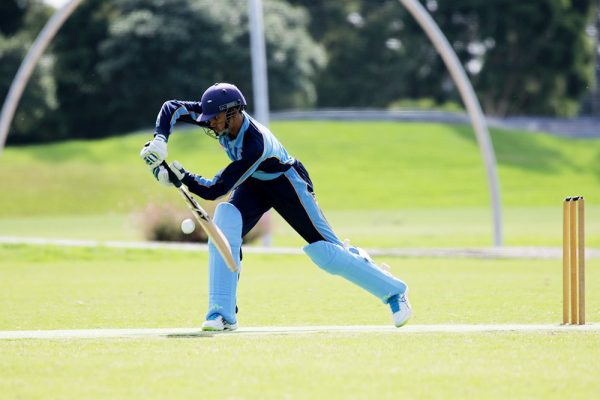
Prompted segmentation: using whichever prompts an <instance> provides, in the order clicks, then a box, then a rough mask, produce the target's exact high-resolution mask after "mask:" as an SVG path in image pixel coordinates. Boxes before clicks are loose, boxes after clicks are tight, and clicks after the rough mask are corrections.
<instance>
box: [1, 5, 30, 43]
mask: <svg viewBox="0 0 600 400" xmlns="http://www.w3.org/2000/svg"><path fill="white" fill-rule="evenodd" d="M28 7H29V2H28V1H19V0H2V2H0V34H2V35H5V36H11V35H14V34H15V33H16V32H18V31H19V29H20V28H21V25H22V23H23V18H24V17H25V13H26V12H27V8H28Z"/></svg>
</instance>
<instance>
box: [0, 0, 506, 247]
mask: <svg viewBox="0 0 600 400" xmlns="http://www.w3.org/2000/svg"><path fill="white" fill-rule="evenodd" d="M81 1H82V0H70V1H69V2H68V3H66V4H65V5H63V6H62V7H61V8H60V9H59V10H57V11H56V13H54V15H53V16H52V18H50V20H48V22H47V23H46V25H45V26H44V29H42V31H41V32H40V34H39V35H38V37H37V38H36V40H35V42H34V43H33V45H32V46H31V49H30V50H29V52H28V53H27V56H26V57H25V59H24V60H23V62H22V63H21V66H20V67H19V70H18V72H17V75H16V76H15V79H14V80H13V82H12V84H11V87H10V90H9V92H8V95H7V96H6V100H5V101H4V105H3V107H2V113H1V114H0V154H1V152H2V149H3V148H4V144H5V143H6V136H7V135H8V128H9V127H10V123H11V122H12V119H13V117H14V113H15V110H16V108H17V105H18V103H19V100H20V99H21V95H22V94H23V91H24V89H25V86H26V84H27V82H28V81H29V78H30V76H31V73H32V72H33V70H34V68H35V66H36V65H37V62H38V60H39V59H40V57H41V56H42V54H43V52H44V50H45V49H46V48H47V47H48V44H49V43H50V41H51V40H52V38H53V37H54V35H55V34H56V32H57V31H58V30H59V29H60V27H61V26H62V25H63V23H64V22H65V21H66V20H67V18H68V17H69V16H70V15H71V14H72V13H73V11H74V10H75V9H76V8H77V6H79V4H80V3H81ZM399 2H400V4H402V5H403V6H404V7H405V8H406V9H407V10H408V11H409V12H410V14H411V15H412V16H413V18H414V19H415V20H416V21H417V22H418V23H419V25H420V26H421V28H422V29H423V30H424V31H425V33H426V34H427V36H428V37H429V39H430V40H431V42H432V43H433V45H434V46H435V48H436V50H437V51H438V53H439V54H440V55H441V57H442V59H443V60H444V63H445V64H446V68H448V70H449V71H450V75H451V77H452V79H453V80H454V83H455V85H456V86H457V88H458V90H459V92H460V95H461V98H462V100H463V102H464V104H465V106H466V108H467V112H468V114H469V118H470V119H471V124H472V125H473V128H474V130H475V135H476V137H477V142H478V144H479V148H480V151H481V155H482V157H483V161H484V165H485V169H486V173H487V179H488V186H489V191H490V197H491V206H492V216H493V223H494V224H493V225H494V229H493V243H494V245H495V246H501V245H502V217H501V203H500V185H499V180H498V173H497V168H496V157H495V154H494V149H493V147H492V143H491V139H490V134H489V131H488V129H487V124H486V121H485V117H484V115H483V112H482V110H481V105H480V104H479V101H478V100H477V96H475V91H474V90H473V87H472V85H471V82H470V81H469V79H468V78H467V75H466V73H465V71H464V69H463V67H462V65H461V64H460V62H459V60H458V57H457V56H456V53H455V52H454V50H453V49H452V47H451V46H450V44H449V43H448V40H447V39H446V37H445V36H444V34H443V33H442V32H441V30H440V29H439V27H438V26H437V24H436V23H435V21H434V20H433V19H432V18H431V16H430V15H429V13H428V12H427V11H426V10H425V8H423V6H422V5H421V4H420V3H419V2H418V1H417V0H399ZM249 10H250V15H251V16H252V17H253V20H254V21H256V20H257V19H258V20H259V22H260V23H259V24H258V25H259V27H260V28H261V29H260V30H262V27H261V25H262V4H261V1H260V0H250V4H249ZM252 28H255V24H251V29H252ZM256 31H258V32H257V33H251V37H252V38H253V39H252V40H253V42H254V43H258V46H259V50H260V47H261V46H262V50H260V51H258V54H259V55H260V58H261V60H258V58H257V59H255V60H253V61H252V62H253V66H254V67H255V68H253V69H255V70H256V72H255V71H253V84H254V92H255V93H256V94H257V95H258V98H257V99H256V102H257V104H259V105H260V109H261V112H260V113H261V114H264V115H263V116H262V119H263V121H265V120H266V121H268V104H269V103H268V98H267V91H266V88H267V86H266V73H265V71H266V56H265V52H264V34H263V35H260V31H259V30H258V29H257V30H256ZM258 36H262V39H261V38H259V37H258ZM261 42H262V44H260V43H261ZM252 53H253V54H254V53H255V52H252ZM255 73H256V74H258V75H255ZM261 75H262V76H261ZM266 121H265V122H266Z"/></svg>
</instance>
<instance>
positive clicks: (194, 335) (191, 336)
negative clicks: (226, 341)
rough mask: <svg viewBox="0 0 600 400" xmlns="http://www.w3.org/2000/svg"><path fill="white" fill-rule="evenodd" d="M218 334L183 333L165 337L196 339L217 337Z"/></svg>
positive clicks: (202, 332) (201, 332) (203, 332)
mask: <svg viewBox="0 0 600 400" xmlns="http://www.w3.org/2000/svg"><path fill="white" fill-rule="evenodd" d="M219 334H221V333H219V332H205V331H198V332H185V333H171V334H169V335H166V338H167V339H197V338H212V337H214V336H216V335H219Z"/></svg>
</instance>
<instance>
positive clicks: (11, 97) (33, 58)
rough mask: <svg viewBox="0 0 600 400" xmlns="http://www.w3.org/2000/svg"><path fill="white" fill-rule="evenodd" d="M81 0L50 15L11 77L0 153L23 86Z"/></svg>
mask: <svg viewBox="0 0 600 400" xmlns="http://www.w3.org/2000/svg"><path fill="white" fill-rule="evenodd" d="M81 1H82V0H71V1H70V2H68V3H66V4H65V5H64V6H62V7H61V8H60V9H58V10H57V11H56V12H55V13H54V15H52V17H51V18H50V19H49V20H48V22H47V23H46V25H45V26H44V29H42V31H41V32H40V33H39V35H38V36H37V38H36V39H35V42H33V44H32V45H31V48H30V49H29V52H27V55H26V56H25V59H24V60H23V62H22V63H21V66H20V67H19V70H18V71H17V75H15V79H13V82H12V84H11V85H10V89H9V91H8V95H7V96H6V100H4V105H3V106H2V114H0V155H1V154H2V150H3V149H4V144H5V143H6V137H7V136H8V129H9V128H10V123H11V122H12V119H13V117H14V115H15V111H16V109H17V105H18V104H19V101H20V100H21V96H22V95H23V91H24V90H25V86H26V85H27V82H28V81H29V78H30V77H31V74H32V72H33V70H34V68H35V66H36V65H37V63H38V61H39V59H40V57H41V56H42V54H43V53H44V50H46V47H48V44H50V41H51V40H52V38H53V37H54V35H55V34H56V32H58V30H59V29H60V27H61V26H62V25H63V23H64V22H65V21H66V20H67V18H69V15H71V14H72V13H73V11H74V10H75V9H76V8H77V6H79V3H81Z"/></svg>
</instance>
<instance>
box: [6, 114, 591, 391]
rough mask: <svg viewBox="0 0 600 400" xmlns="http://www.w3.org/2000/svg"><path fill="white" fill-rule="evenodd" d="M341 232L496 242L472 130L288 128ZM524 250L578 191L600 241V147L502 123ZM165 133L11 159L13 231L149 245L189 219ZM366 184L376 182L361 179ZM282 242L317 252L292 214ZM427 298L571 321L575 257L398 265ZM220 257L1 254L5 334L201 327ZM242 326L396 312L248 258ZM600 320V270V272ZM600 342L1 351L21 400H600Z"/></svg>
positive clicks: (294, 150)
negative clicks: (161, 140) (566, 263)
mask: <svg viewBox="0 0 600 400" xmlns="http://www.w3.org/2000/svg"><path fill="white" fill-rule="evenodd" d="M273 130H274V131H275V132H276V134H277V136H278V137H279V138H280V139H281V141H282V142H283V143H284V145H286V147H287V148H288V150H289V151H290V153H291V154H293V155H294V156H296V157H297V158H299V159H300V160H302V161H303V162H304V163H305V165H306V166H307V167H308V169H309V171H310V173H311V176H312V179H313V181H314V183H315V186H316V191H317V196H318V199H319V203H320V204H321V206H322V208H323V209H324V210H325V213H326V215H327V218H328V219H329V220H330V222H331V224H332V225H333V226H334V228H335V230H336V232H337V233H338V235H339V236H341V237H344V238H345V237H348V238H350V239H352V242H353V243H355V244H357V245H360V246H363V247H432V246H443V247H459V246H473V247H481V246H490V245H491V232H492V226H491V212H490V210H489V204H488V203H489V198H488V189H487V184H486V181H485V171H484V169H483V166H482V161H481V157H480V154H479V150H478V147H477V144H476V142H475V138H474V135H473V133H472V131H471V130H470V128H468V127H465V126H443V125H435V124H417V123H415V124H401V123H373V124H371V123H335V122H331V123H330V122H277V123H273ZM492 134H493V142H494V146H495V148H496V152H497V158H498V162H499V174H500V180H501V186H502V203H503V206H504V215H503V218H504V219H503V221H504V226H505V243H506V244H507V245H511V246H559V245H560V243H561V240H562V230H561V223H562V216H561V213H562V208H561V207H562V205H561V202H562V198H563V197H565V196H567V195H571V194H583V195H585V196H586V199H587V205H586V207H587V208H586V211H587V227H586V228H587V232H586V234H587V243H588V246H589V247H600V227H599V224H598V221H600V201H598V199H600V185H599V181H600V140H598V139H586V140H573V139H564V138H557V137H553V136H549V135H543V134H529V133H522V132H512V131H501V130H493V131H492ZM148 137H149V134H143V135H142V134H132V135H126V136H122V137H117V138H110V139H105V140H94V141H70V142H65V143H57V144H51V145H45V146H27V147H17V148H14V147H13V148H8V149H6V151H5V152H4V153H3V154H2V156H1V157H0V182H2V183H1V185H2V186H1V187H2V190H1V191H0V236H21V237H28V236H32V237H46V238H74V239H99V240H142V235H141V229H140V226H139V215H138V213H139V211H140V210H141V209H143V208H144V207H145V206H146V205H147V204H150V203H166V202H168V203H173V204H175V205H177V206H180V207H185V206H184V204H183V203H182V202H181V199H180V198H179V196H178V195H177V193H176V192H175V191H174V190H169V189H165V188H162V187H160V186H159V185H158V184H157V183H156V182H155V181H154V179H153V178H152V177H151V175H150V174H149V173H148V171H147V170H146V168H145V167H144V165H143V164H142V162H141V160H140V159H139V157H138V152H139V148H140V147H141V145H142V144H143V143H144V142H145V141H146V140H147V138H148ZM169 152H170V158H171V159H179V160H180V161H181V162H182V163H183V164H184V165H185V166H186V167H188V168H189V169H191V170H194V171H197V172H203V173H205V174H206V175H212V174H214V173H215V172H217V171H218V170H219V169H220V168H221V167H223V166H224V165H225V163H226V162H227V160H226V159H225V156H224V154H223V153H222V151H221V150H220V149H219V147H218V145H216V143H214V142H213V141H212V140H210V139H209V138H207V137H205V136H203V135H202V134H201V133H199V131H197V130H189V131H181V132H176V133H175V135H174V136H173V138H172V140H171V142H170V145H169ZM355 182H360V183H361V184H360V187H358V188H357V187H356V185H355ZM274 243H275V245H282V246H284V245H285V246H301V245H302V241H301V240H300V239H298V237H297V235H296V234H295V233H294V232H292V231H291V230H290V229H289V228H287V227H286V225H285V224H284V223H283V222H282V221H281V220H280V219H278V218H275V221H274ZM378 261H383V262H386V263H388V264H390V265H391V266H392V272H393V273H394V274H395V275H397V276H399V277H401V278H402V279H404V280H405V281H406V282H407V283H408V284H409V286H410V288H411V292H410V293H411V303H412V305H413V308H414V312H415V313H414V316H413V318H412V319H411V321H410V324H418V325H421V324H515V323H519V324H558V323H559V322H560V320H561V310H562V306H561V300H562V298H561V262H560V260H558V259H547V260H540V259H535V260H533V259H520V260H514V259H513V260H508V259H485V260H482V259H464V258H381V259H378ZM206 264H207V255H206V254H205V253H202V252H197V253H190V252H177V251H172V250H171V251H169V250H118V249H112V248H108V247H97V248H61V247H53V246H31V245H0V330H49V329H94V328H158V327H198V326H199V325H200V324H201V322H202V320H203V314H204V312H205V309H206V304H207V298H206V297H207V268H206ZM239 306H240V314H239V322H240V325H241V326H246V327H247V326H310V325H389V324H391V317H390V314H389V311H388V309H387V308H386V307H385V306H384V305H382V304H381V303H380V302H379V301H378V300H376V299H374V298H372V297H371V296H370V295H368V294H366V293H364V292H362V291H361V290H360V289H358V288H356V287H355V286H353V285H351V284H349V283H347V282H345V281H344V280H342V279H340V278H337V277H334V276H330V275H327V274H326V273H324V272H323V271H321V270H319V269H318V268H317V267H315V266H314V265H313V264H312V263H311V262H310V260H309V259H308V258H307V257H305V256H300V255H298V256H284V255H258V254H246V256H245V258H244V269H243V273H242V277H241V281H240V287H239ZM587 320H588V321H590V322H600V260H599V259H590V260H588V264H587ZM598 359H600V335H598V333H597V332H588V333H586V332H553V333H542V332H529V333H523V332H521V333H519V332H503V333H470V334H458V333H420V334H417V333H414V334H401V335H399V334H393V333H386V332H381V333H356V332H355V333H350V332H348V333H340V332H337V333H333V332H331V333H319V334H292V335H257V336H251V335H248V336H241V335H238V336H236V335H229V336H227V335H219V336H215V337H194V338H153V339H148V338H146V339H70V340H68V339H57V340H29V339H27V340H6V339H3V340H0V371H2V373H1V374H0V388H2V394H1V395H0V397H1V398H3V399H4V398H7V399H49V398H52V399H54V398H60V399H63V398H64V399H71V398H85V399H109V398H110V399H121V398H123V399H125V398H127V399H131V398H135V399H137V398H140V399H141V398H143V399H165V398H177V399H179V398H206V397H212V398H231V399H254V398H266V399H271V398H272V399H281V398H289V399H304V398H318V399H320V398H332V399H337V398H340V399H341V398H343V399H347V398H350V399H359V398H360V399H364V398H382V399H388V398H389V399H391V398H401V397H407V398H418V399H446V398H485V399H488V398H489V399H496V398H498V399H499V398H503V399H504V398H511V399H512V398H516V399H531V398H544V399H563V398H569V399H590V398H597V397H600V381H598V379H597V377H598V376H599V375H600V367H599V366H598V365H599V364H598V362H597V360H598Z"/></svg>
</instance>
